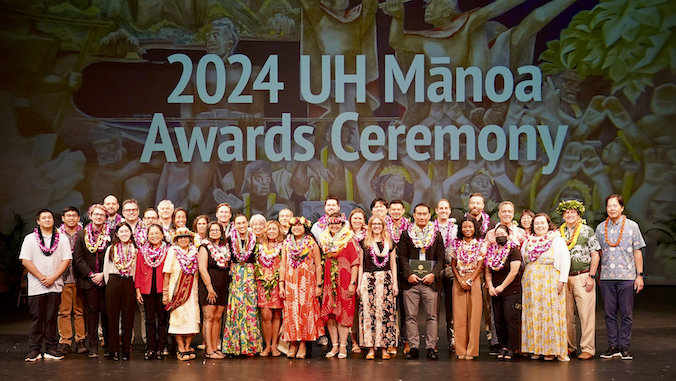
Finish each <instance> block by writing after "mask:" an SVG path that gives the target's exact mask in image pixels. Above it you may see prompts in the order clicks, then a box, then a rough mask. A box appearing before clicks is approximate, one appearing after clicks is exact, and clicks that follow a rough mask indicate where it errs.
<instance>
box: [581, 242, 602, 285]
mask: <svg viewBox="0 0 676 381" xmlns="http://www.w3.org/2000/svg"><path fill="white" fill-rule="evenodd" d="M600 260H601V256H600V255H599V252H598V251H596V250H594V251H592V252H591V266H589V275H596V271H597V270H598V268H599V261H600ZM584 289H585V291H587V292H591V291H592V290H593V289H594V279H592V278H591V276H588V277H587V279H586V280H585V284H584Z"/></svg>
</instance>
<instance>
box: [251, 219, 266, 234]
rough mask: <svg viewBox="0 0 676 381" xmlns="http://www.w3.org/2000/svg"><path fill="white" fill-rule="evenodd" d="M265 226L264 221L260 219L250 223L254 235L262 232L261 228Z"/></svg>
mask: <svg viewBox="0 0 676 381" xmlns="http://www.w3.org/2000/svg"><path fill="white" fill-rule="evenodd" d="M264 228H265V223H264V222H262V221H255V222H253V223H251V230H252V231H253V233H254V234H255V235H256V236H260V235H261V234H262V233H263V229H264Z"/></svg>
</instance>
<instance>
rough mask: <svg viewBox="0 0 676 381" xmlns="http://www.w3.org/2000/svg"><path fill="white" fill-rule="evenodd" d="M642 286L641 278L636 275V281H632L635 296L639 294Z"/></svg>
mask: <svg viewBox="0 0 676 381" xmlns="http://www.w3.org/2000/svg"><path fill="white" fill-rule="evenodd" d="M643 286H644V283H643V277H642V276H640V275H637V276H636V279H635V280H634V290H636V293H637V294H638V293H639V292H641V290H643Z"/></svg>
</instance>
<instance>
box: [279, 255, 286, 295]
mask: <svg viewBox="0 0 676 381" xmlns="http://www.w3.org/2000/svg"><path fill="white" fill-rule="evenodd" d="M286 261H287V259H286V247H285V246H282V258H281V259H280V261H279V283H278V284H279V297H280V298H282V299H286Z"/></svg>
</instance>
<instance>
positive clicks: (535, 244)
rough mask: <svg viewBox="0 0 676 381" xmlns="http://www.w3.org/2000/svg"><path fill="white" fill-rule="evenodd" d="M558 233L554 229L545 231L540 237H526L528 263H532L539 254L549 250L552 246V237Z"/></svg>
mask: <svg viewBox="0 0 676 381" xmlns="http://www.w3.org/2000/svg"><path fill="white" fill-rule="evenodd" d="M558 234H559V233H558V232H557V231H555V230H553V231H549V232H547V234H545V235H544V236H542V237H538V236H535V235H534V236H531V237H530V238H529V239H528V242H527V245H528V246H526V249H527V251H528V261H529V263H533V262H535V261H537V260H538V258H540V256H541V255H542V254H544V253H546V252H547V250H549V248H550V247H552V242H554V238H556V236H557V235H558Z"/></svg>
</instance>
